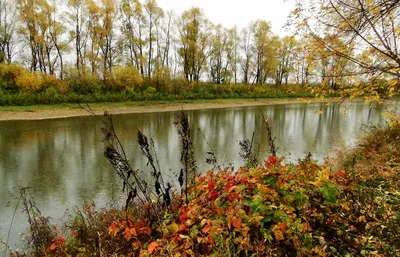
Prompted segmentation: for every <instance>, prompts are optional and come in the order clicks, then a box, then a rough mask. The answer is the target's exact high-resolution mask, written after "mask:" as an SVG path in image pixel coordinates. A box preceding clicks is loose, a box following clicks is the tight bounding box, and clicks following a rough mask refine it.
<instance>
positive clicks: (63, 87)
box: [42, 75, 68, 94]
mask: <svg viewBox="0 0 400 257" xmlns="http://www.w3.org/2000/svg"><path fill="white" fill-rule="evenodd" d="M50 88H52V89H55V90H56V91H57V92H58V93H62V94H65V93H67V90H68V85H67V83H66V82H65V81H63V80H60V79H57V78H56V76H54V75H50V76H46V77H45V78H44V80H43V82H42V89H43V90H48V89H50Z"/></svg>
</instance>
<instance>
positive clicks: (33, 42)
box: [17, 0, 68, 76]
mask: <svg viewBox="0 0 400 257" xmlns="http://www.w3.org/2000/svg"><path fill="white" fill-rule="evenodd" d="M57 6H58V3H57V1H56V0H51V2H48V0H36V1H35V0H17V8H18V10H19V13H20V18H21V21H22V27H21V28H20V31H19V32H20V33H21V34H22V35H24V36H26V37H27V40H28V44H29V46H30V51H31V65H30V66H31V67H30V69H31V71H36V70H40V71H41V72H44V73H45V74H50V75H54V74H55V70H56V65H57V64H58V62H60V65H61V76H62V70H63V57H62V56H63V53H64V52H65V51H66V50H67V49H68V47H67V43H66V42H65V41H63V40H62V38H63V34H64V33H65V31H66V30H65V27H64V25H63V24H62V22H60V21H58V20H57V17H58V16H59V12H58V11H57V10H58V9H57Z"/></svg>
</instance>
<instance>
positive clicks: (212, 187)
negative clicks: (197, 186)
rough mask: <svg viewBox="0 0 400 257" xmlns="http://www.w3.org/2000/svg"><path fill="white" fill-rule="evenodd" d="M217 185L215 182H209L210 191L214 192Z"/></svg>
mask: <svg viewBox="0 0 400 257" xmlns="http://www.w3.org/2000/svg"><path fill="white" fill-rule="evenodd" d="M215 184H216V182H215V180H213V181H210V182H208V190H209V191H213V190H214V187H215Z"/></svg>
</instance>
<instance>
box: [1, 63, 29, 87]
mask: <svg viewBox="0 0 400 257" xmlns="http://www.w3.org/2000/svg"><path fill="white" fill-rule="evenodd" d="M25 72H29V71H28V69H26V68H24V67H22V66H20V65H15V64H4V63H0V80H1V82H2V83H3V84H5V85H6V87H8V88H14V87H15V80H16V78H17V77H19V76H21V74H22V73H25Z"/></svg>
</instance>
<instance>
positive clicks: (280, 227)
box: [277, 222, 287, 231]
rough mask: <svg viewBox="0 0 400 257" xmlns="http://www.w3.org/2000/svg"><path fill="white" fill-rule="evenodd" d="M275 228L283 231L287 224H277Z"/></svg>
mask: <svg viewBox="0 0 400 257" xmlns="http://www.w3.org/2000/svg"><path fill="white" fill-rule="evenodd" d="M277 226H278V228H279V229H280V230H281V231H285V229H286V227H287V223H286V222H278V224H277Z"/></svg>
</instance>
